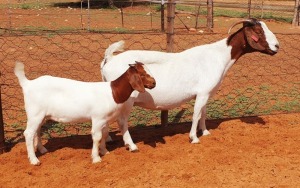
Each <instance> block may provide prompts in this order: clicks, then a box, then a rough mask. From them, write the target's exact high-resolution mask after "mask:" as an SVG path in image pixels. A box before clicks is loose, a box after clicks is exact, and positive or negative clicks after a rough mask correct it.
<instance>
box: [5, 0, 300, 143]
mask: <svg viewBox="0 0 300 188" xmlns="http://www.w3.org/2000/svg"><path fill="white" fill-rule="evenodd" d="M9 2H11V4H14V6H17V7H14V6H12V5H10V4H7V3H2V4H1V3H0V6H4V7H5V8H3V9H0V14H2V15H4V16H1V17H0V25H1V26H0V27H1V28H0V62H1V63H0V71H1V77H0V79H1V96H2V108H3V109H2V110H3V118H4V123H5V135H6V138H7V140H8V141H9V142H10V141H12V142H14V141H16V139H19V138H20V135H21V134H22V132H23V130H24V127H25V125H26V114H25V111H24V102H23V94H22V91H21V88H20V86H19V84H18V82H17V79H16V77H15V75H14V73H13V67H14V64H15V62H16V61H22V62H23V63H24V64H25V71H26V75H27V76H28V78H30V79H34V78H37V77H39V76H42V75H46V74H48V75H52V76H59V77H66V78H71V79H76V80H82V81H89V82H91V81H101V75H100V62H101V61H102V59H103V55H104V51H105V49H106V48H107V47H108V46H109V45H110V44H112V43H113V42H116V41H119V40H125V42H126V43H125V44H126V46H125V47H126V50H130V49H135V50H136V49H140V50H157V51H166V44H167V41H166V34H165V33H162V32H156V31H158V30H159V29H160V18H154V17H155V16H157V17H159V16H158V15H159V12H158V11H153V10H156V7H148V6H146V7H145V8H144V9H142V13H138V14H137V13H136V12H135V14H131V13H129V12H127V13H128V14H127V15H126V11H128V10H125V11H124V12H123V13H125V15H126V16H124V18H125V19H124V20H123V24H124V25H123V26H122V19H121V13H120V9H116V10H113V11H116V13H117V14H114V13H111V12H113V11H110V13H109V12H108V11H107V10H105V9H100V8H99V9H98V8H97V9H96V8H94V9H92V10H90V11H91V12H90V13H88V12H87V11H88V10H87V9H86V8H85V9H84V10H80V9H78V8H76V6H78V2H69V3H68V4H66V2H64V1H59V3H60V4H59V3H57V4H56V5H57V8H56V9H53V4H52V3H51V7H52V8H51V9H50V8H49V6H48V5H47V6H46V5H45V4H41V3H40V4H38V5H36V6H37V8H30V7H32V6H33V5H31V4H30V3H31V1H29V0H27V1H16V2H13V1H9ZM32 2H33V3H34V2H39V1H32ZM56 2H57V1H56ZM252 2H255V1H252ZM18 3H19V4H18ZM28 3H29V4H28ZM62 3H63V4H62ZM73 3H75V4H73ZM76 3H77V4H76ZM185 4H186V2H185ZM62 5H64V6H65V7H64V9H63V10H64V11H63V10H62V7H63V6H62ZM75 5H76V6H75ZM177 5H180V1H178V3H177ZM26 7H27V8H26ZM28 7H29V8H28ZM179 7H180V6H179ZM192 8H193V9H192V11H190V12H194V13H195V10H198V9H197V6H195V5H192ZM200 8H201V7H200ZM132 9H133V10H134V9H135V7H134V6H133V7H132ZM202 9H203V7H202V8H201V9H200V10H202ZM24 10H26V11H25V12H26V13H24ZM139 10H140V9H139ZM177 10H179V8H178V7H177ZM239 10H241V11H245V12H246V10H245V9H244V8H243V9H240V8H239ZM257 10H258V9H257ZM80 11H83V13H82V12H80ZM182 11H185V13H179V14H178V15H177V16H176V18H175V35H174V46H173V51H174V52H180V51H182V50H186V49H188V48H191V47H194V46H197V45H201V44H207V43H212V42H215V41H218V40H220V39H223V38H225V37H227V36H228V35H227V34H224V33H210V34H209V33H206V34H202V33H201V32H194V33H189V34H187V33H186V32H185V33H184V32H179V31H180V28H181V27H183V26H187V27H188V28H192V27H195V20H192V18H195V16H194V15H192V14H190V13H186V11H187V10H182ZM149 12H150V14H148V13H149ZM258 12H259V11H258ZM155 14H156V15H155ZM58 15H60V16H61V17H59V16H58ZM151 15H152V16H153V17H152V18H151ZM154 15H155V16H154ZM191 15H192V16H191ZM130 16H131V18H129V17H130ZM34 18H39V19H34ZM88 18H89V19H88ZM137 18H139V19H137ZM203 20H204V15H202V17H201V16H200V17H199V25H198V26H199V27H202V26H203V27H204V26H205V24H206V22H205V21H203ZM216 20H217V18H216V19H215V21H216ZM200 21H201V22H200ZM215 23H217V21H216V22H215ZM106 24H107V26H106ZM201 24H202V26H201ZM87 25H89V27H90V32H86V30H87V29H86V28H87ZM215 26H216V27H218V26H221V23H220V24H219V25H218V24H215ZM82 28H84V29H82ZM184 29H186V28H184ZM54 30H57V31H54ZM133 30H134V33H131V32H132V31H133ZM141 30H143V32H137V31H141ZM145 30H147V32H146V33H145V32H144V31H145ZM103 31H105V32H103ZM276 36H277V38H278V40H279V42H280V50H279V53H278V54H276V55H275V56H268V55H263V54H260V53H252V54H246V55H245V56H243V57H242V58H240V59H239V60H238V62H237V63H236V64H235V65H234V66H233V67H232V68H231V69H230V70H229V72H228V73H227V76H226V77H225V80H224V81H223V83H222V85H221V87H220V89H219V91H218V92H217V94H216V95H215V96H214V97H213V98H212V99H210V100H209V103H208V107H207V113H208V119H216V118H235V117H245V116H257V115H269V114H278V113H291V112H300V104H299V103H300V102H299V101H300V93H299V92H300V75H299V70H300V56H299V52H300V46H299V43H300V37H299V34H297V33H295V34H283V33H276ZM193 104H194V101H190V102H188V103H186V104H184V105H182V106H180V107H178V108H175V109H173V110H171V111H170V112H169V122H170V123H179V122H190V121H191V117H192V113H193ZM62 105H63V104H62ZM156 124H160V112H159V111H150V110H144V109H142V108H139V107H135V108H134V110H133V112H132V113H131V118H130V122H129V125H130V126H137V125H138V126H146V125H156ZM76 125H77V126H74V125H71V126H69V125H65V124H53V123H50V124H47V125H46V126H44V128H43V129H44V130H43V132H44V134H45V135H46V136H51V135H52V133H53V131H54V132H55V134H61V133H62V134H64V135H65V134H70V133H72V134H73V133H74V129H75V132H77V134H87V133H89V131H90V125H89V124H76ZM70 129H71V130H72V131H69V130H70Z"/></svg>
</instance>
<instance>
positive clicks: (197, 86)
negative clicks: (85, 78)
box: [101, 19, 278, 150]
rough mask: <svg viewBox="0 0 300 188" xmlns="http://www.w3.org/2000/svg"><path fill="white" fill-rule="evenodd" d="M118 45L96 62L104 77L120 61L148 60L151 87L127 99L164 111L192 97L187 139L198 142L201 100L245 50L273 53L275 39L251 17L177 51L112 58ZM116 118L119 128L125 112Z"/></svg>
mask: <svg viewBox="0 0 300 188" xmlns="http://www.w3.org/2000/svg"><path fill="white" fill-rule="evenodd" d="M239 23H242V22H239ZM245 23H246V24H245ZM248 23H249V25H247V24H248ZM248 26H249V27H248ZM263 34H265V38H264V37H263V36H262V35H263ZM245 35H247V40H245V37H244V36H245ZM248 36H250V37H249V38H248ZM251 37H252V38H251ZM253 40H254V41H253ZM257 45H259V46H257ZM123 46H124V42H123V41H119V42H116V43H114V44H112V45H111V46H110V47H109V48H108V49H107V50H106V52H105V58H104V60H103V61H102V63H101V73H102V77H103V79H104V80H107V81H110V80H113V79H115V78H116V77H118V76H119V75H120V74H122V73H123V72H124V71H125V70H126V66H125V65H126V63H128V62H131V61H141V62H143V63H145V64H147V67H148V69H149V71H150V72H151V73H152V75H153V77H154V78H155V79H156V87H155V88H154V89H153V90H151V91H148V92H146V93H140V94H139V95H138V97H137V98H135V99H132V100H134V105H137V106H141V107H144V108H148V109H153V110H167V109H172V108H174V107H177V106H179V105H181V104H183V103H185V102H187V101H189V100H191V99H194V98H195V99H196V101H195V106H194V114H193V122H192V128H191V131H190V139H191V140H192V143H199V139H198V137H197V125H198V121H199V123H200V124H199V128H201V129H202V131H203V135H208V134H210V133H209V131H208V130H207V129H206V125H205V118H206V103H207V100H208V99H209V97H211V96H212V95H213V94H214V93H215V92H216V91H217V89H218V86H219V85H220V84H221V82H222V80H223V78H224V76H225V74H226V72H227V71H228V69H229V68H230V67H231V66H232V65H233V64H234V62H235V61H236V60H237V59H238V58H239V57H240V56H242V55H243V54H245V53H250V52H254V51H260V52H262V53H266V54H270V55H274V54H275V53H276V52H277V50H278V41H277V39H276V37H275V35H274V34H273V33H272V32H271V31H270V30H269V29H268V28H267V26H266V25H265V24H264V23H263V22H258V21H256V20H255V19H251V20H246V21H245V22H244V27H243V28H241V29H240V30H239V31H237V32H236V33H235V34H232V35H231V36H230V37H228V38H225V39H223V40H220V41H217V42H215V43H212V44H206V45H202V46H197V47H193V48H191V49H188V50H185V51H182V52H180V53H165V52H157V51H145V50H129V51H126V52H123V53H120V54H118V55H115V56H114V55H113V53H114V52H115V51H119V50H123ZM233 48H234V49H233ZM120 118H123V119H119V120H118V122H119V123H120V124H119V126H120V128H121V129H122V127H123V128H124V127H125V128H126V127H127V126H128V125H127V120H128V116H126V115H120ZM123 137H124V142H125V144H128V145H129V147H130V148H131V150H136V149H137V147H136V145H135V144H133V142H132V139H131V137H130V135H129V133H128V134H127V135H124V136H123Z"/></svg>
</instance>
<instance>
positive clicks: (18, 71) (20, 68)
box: [14, 61, 28, 87]
mask: <svg viewBox="0 0 300 188" xmlns="http://www.w3.org/2000/svg"><path fill="white" fill-rule="evenodd" d="M14 71H15V75H16V76H17V77H18V80H19V83H20V85H21V87H23V86H24V84H25V82H27V81H28V79H27V78H26V76H25V71H24V64H23V63H21V62H18V61H17V62H16V65H15V70H14Z"/></svg>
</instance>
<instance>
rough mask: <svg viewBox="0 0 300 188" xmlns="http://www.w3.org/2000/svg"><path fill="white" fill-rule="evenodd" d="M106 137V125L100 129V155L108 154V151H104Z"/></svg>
mask: <svg viewBox="0 0 300 188" xmlns="http://www.w3.org/2000/svg"><path fill="white" fill-rule="evenodd" d="M107 137H108V126H107V125H106V126H105V127H104V128H103V129H102V139H101V141H100V154H101V155H105V154H109V151H108V150H107V149H106V142H107Z"/></svg>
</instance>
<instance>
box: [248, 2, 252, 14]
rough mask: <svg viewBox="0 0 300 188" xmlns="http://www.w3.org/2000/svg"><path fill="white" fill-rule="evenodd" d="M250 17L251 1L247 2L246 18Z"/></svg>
mask: <svg viewBox="0 0 300 188" xmlns="http://www.w3.org/2000/svg"><path fill="white" fill-rule="evenodd" d="M250 17H251V0H248V18H250Z"/></svg>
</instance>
